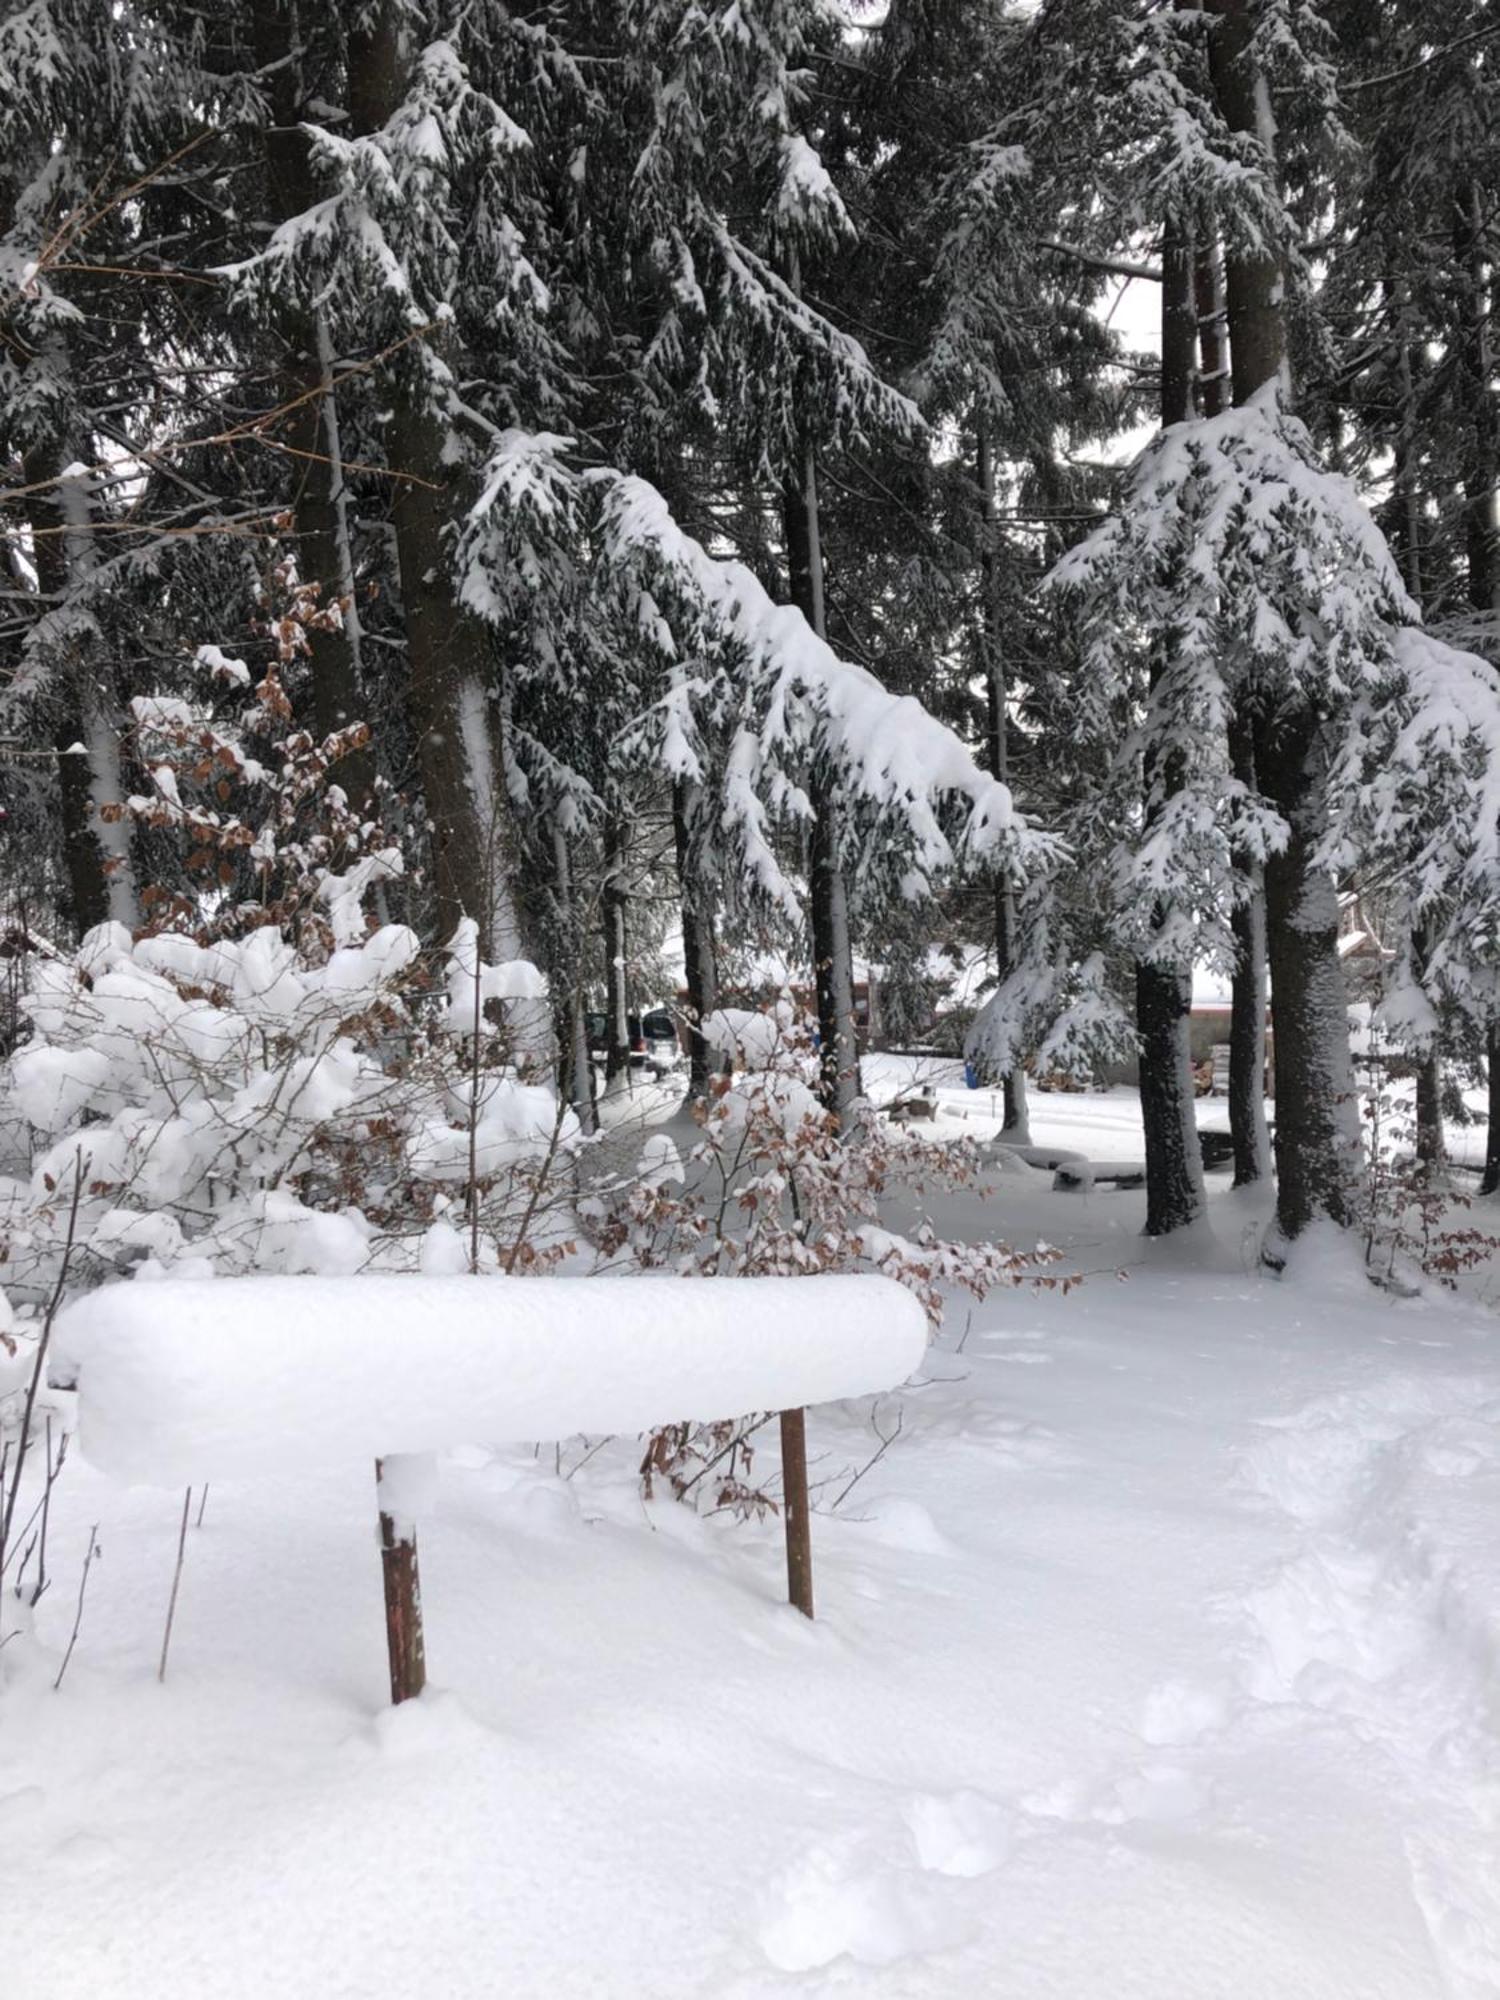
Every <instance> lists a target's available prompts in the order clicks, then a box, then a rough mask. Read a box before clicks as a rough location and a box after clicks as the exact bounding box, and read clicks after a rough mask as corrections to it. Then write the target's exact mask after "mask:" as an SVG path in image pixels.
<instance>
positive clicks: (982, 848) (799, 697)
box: [586, 472, 1058, 907]
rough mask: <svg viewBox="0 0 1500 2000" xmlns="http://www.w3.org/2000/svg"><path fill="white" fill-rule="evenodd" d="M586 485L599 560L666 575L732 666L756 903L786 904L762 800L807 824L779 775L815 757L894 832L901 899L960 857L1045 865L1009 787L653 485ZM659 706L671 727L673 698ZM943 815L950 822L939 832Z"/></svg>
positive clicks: (1012, 865) (1052, 848) (738, 799)
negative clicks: (675, 510)
mask: <svg viewBox="0 0 1500 2000" xmlns="http://www.w3.org/2000/svg"><path fill="white" fill-rule="evenodd" d="M586 476H587V478H588V479H589V480H590V481H591V482H593V483H594V484H595V485H596V486H597V487H598V488H599V490H600V491H601V493H602V496H603V521H602V533H603V535H604V538H605V541H606V544H607V547H608V550H609V553H610V556H611V558H612V560H613V561H614V562H616V563H617V564H620V565H624V564H626V563H627V562H629V561H630V560H631V559H632V558H633V557H635V558H638V557H640V556H642V555H644V556H646V557H647V558H649V559H650V560H651V561H652V562H653V563H654V564H657V565H659V566H661V567H662V568H664V569H665V570H667V571H668V572H669V573H670V574H671V575H672V576H673V578H674V579H675V581H676V582H677V584H678V586H679V587H680V588H685V589H686V591H687V592H688V594H689V596H690V597H691V598H692V599H693V600H695V601H696V602H697V603H698V604H699V605H700V606H701V607H702V608H703V611H704V613H705V614H706V617H707V619H708V621H709V623H710V625H711V626H712V627H713V628H714V629H715V630H716V631H717V632H718V633H719V634H720V635H721V636H722V637H723V638H724V639H725V640H727V641H728V642H730V643H731V644H732V645H733V646H734V647H735V648H736V649H737V651H738V653H739V654H740V656H741V657H742V659H743V662H744V676H745V685H744V689H743V694H744V696H745V697H746V698H745V699H744V700H743V702H742V706H741V717H742V720H741V723H740V726H739V729H738V730H737V732H736V734H735V737H734V742H733V749H732V753H731V758H730V765H731V778H732V785H731V788H730V791H729V795H728V797H727V798H726V801H725V814H726V819H732V821H733V823H734V827H735V830H736V831H737V832H738V834H739V835H740V837H741V838H742V840H743V841H744V842H745V846H746V858H747V860H748V861H749V862H750V865H751V867H752V868H753V869H754V871H755V873H756V876H757V880H758V884H759V887H760V888H761V890H762V891H763V892H764V893H765V894H766V895H768V896H769V897H771V898H772V899H773V900H776V901H779V902H781V903H782V904H784V905H787V906H788V907H795V904H796V901H797V899H796V894H795V891H794V890H793V888H792V885H791V884H790V883H789V882H788V881H787V879H786V877H785V876H784V874H783V873H782V871H781V868H780V865H779V863H778V862H777V860H776V857H775V854H774V852H773V851H772V848H771V845H770V842H769V840H768V839H767V838H766V835H765V819H766V805H767V802H770V803H771V804H772V805H773V806H774V807H775V808H776V809H778V810H790V811H792V812H793V813H794V814H801V815H803V816H805V815H806V814H807V812H808V810H809V808H808V806H807V803H806V799H805V797H803V796H802V795H801V793H800V790H799V788H798V787H797V785H796V784H795V782H794V781H793V779H792V773H791V771H790V770H789V769H788V766H789V764H794V763H795V762H796V761H797V760H798V759H799V758H822V759H824V760H826V762H827V764H828V765H829V766H830V767H831V769H832V772H833V774H834V778H835V781H836V783H837V784H838V786H839V787H840V789H841V790H842V791H843V792H844V793H845V794H846V795H847V796H848V797H849V798H851V799H852V800H853V801H854V802H856V803H857V804H858V805H859V806H861V807H863V808H866V809H868V810H869V811H871V812H872V813H874V814H875V815H877V816H878V817H880V818H881V819H882V820H883V821H885V822H887V823H889V822H892V821H894V822H897V823H899V825H900V826H901V827H902V829H903V830H904V832H905V834H906V837H907V843H908V853H907V855H906V857H905V858H906V859H907V862H908V866H909V869H910V874H911V883H910V886H911V888H912V890H913V892H917V891H919V890H920V889H921V888H923V887H925V885H926V884H927V883H928V882H929V881H930V880H931V878H932V877H933V876H934V875H937V874H940V873H942V872H943V871H944V870H946V869H948V868H951V867H952V866H953V865H954V864H955V863H956V861H957V860H958V858H959V856H960V855H963V856H964V857H965V858H967V859H969V860H971V861H975V862H982V863H987V864H990V865H996V864H1003V865H1004V866H1005V867H1007V868H1008V869H1010V870H1012V871H1013V872H1014V873H1015V874H1017V875H1018V876H1025V875H1026V874H1028V873H1030V872H1031V871H1032V870H1035V869H1037V868H1042V867H1045V866H1047V865H1048V864H1049V863H1050V862H1051V861H1053V860H1054V859H1055V858H1056V857H1057V854H1058V846H1057V843H1056V842H1055V841H1054V840H1053V839H1052V838H1051V837H1050V836H1048V835H1046V834H1044V833H1041V832H1039V831H1038V830H1037V829H1036V828H1035V827H1033V826H1032V825H1031V824H1030V823H1029V822H1028V821H1027V820H1026V819H1025V817H1024V816H1023V815H1022V814H1021V813H1019V812H1018V811H1017V810H1016V806H1015V802H1014V800H1013V798H1012V797H1011V793H1010V791H1009V788H1008V787H1007V786H1005V785H1003V784H1001V783H1000V782H999V781H998V780H997V779H995V778H992V777H991V776H989V774H988V773H987V772H985V771H983V770H981V769H980V767H979V765H978V764H976V762H975V761H974V756H973V753H972V752H971V751H970V750H969V748H968V746H967V745H966V744H965V743H963V742H962V741H961V739H960V738H959V737H958V736H956V735H955V734H954V732H953V731H952V730H951V729H950V728H949V727H948V726H947V724H946V723H943V722H940V721H939V720H938V719H937V718H936V717H935V716H933V715H931V714H930V713H929V712H928V710H927V709H925V708H924V707H923V706H922V704H921V702H919V701H917V700H915V699H914V698H913V697H912V696H910V695H894V694H892V693H891V692H890V691H889V690H888V689H887V688H884V687H882V686H881V684H880V682H879V681H878V680H877V679H876V678H875V676H874V675H873V674H871V673H869V672H867V671H866V670H865V669H864V668H863V667H858V666H855V665H853V664H851V663H850V662H849V661H847V660H844V659H841V658H840V657H839V655H838V654H837V653H835V652H834V650H833V648H832V647H831V646H829V645H828V644H827V643H826V641H825V640H823V639H820V638H819V637H818V635H817V634H816V633H815V632H814V631H813V629H812V627H811V626H810V625H809V624H808V623H807V621H806V619H805V618H804V617H803V616H802V614H801V612H800V611H798V610H797V609H796V608H795V606H792V605H786V604H777V603H775V602H774V601H773V600H772V598H771V597H770V596H769V595H768V594H767V592H766V590H765V589H764V588H763V586H762V585H761V584H760V582H759V581H758V579H757V578H756V577H755V576H754V574H753V573H752V572H751V571H750V570H748V569H747V568H746V567H745V566H744V565H743V564H742V563H737V562H727V561H723V560H720V559H719V558H717V557H714V556H711V555H709V554H708V552H707V551H706V550H705V549H704V548H703V547H702V545H701V544H700V543H699V542H697V541H695V540H694V539H693V537H692V536H691V535H688V534H686V533H685V532H684V531H683V530H682V528H680V527H679V526H678V524H677V522H676V521H675V520H674V519H673V517H672V513H671V510H670V508H669V507H668V505H667V503H666V501H665V500H664V499H663V498H662V496H661V494H660V493H658V492H657V490H656V488H655V487H654V486H651V485H650V484H649V483H648V482H647V481H646V480H644V479H639V478H627V477H622V476H621V475H619V474H618V473H614V472H598V473H591V474H588V475H586ZM669 699H670V702H671V704H672V709H673V714H674V717H676V716H677V714H678V711H679V710H680V706H681V702H682V699H683V695H682V690H681V688H674V689H673V691H672V694H671V696H670V698H669ZM678 719H680V718H678ZM955 810H956V812H957V814H958V815H959V819H960V825H959V828H958V830H957V831H956V832H950V830H949V829H950V827H951V825H952V819H951V816H952V814H953V813H954V812H955ZM945 821H946V822H947V823H946V824H945Z"/></svg>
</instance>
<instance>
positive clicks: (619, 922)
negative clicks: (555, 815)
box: [600, 819, 630, 1085]
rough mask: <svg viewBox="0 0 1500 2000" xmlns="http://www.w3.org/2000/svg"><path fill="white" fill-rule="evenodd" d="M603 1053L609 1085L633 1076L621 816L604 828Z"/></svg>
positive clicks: (627, 901) (623, 845) (627, 902)
mask: <svg viewBox="0 0 1500 2000" xmlns="http://www.w3.org/2000/svg"><path fill="white" fill-rule="evenodd" d="M600 907H601V909H602V911H603V915H604V1032H605V1035H606V1037H607V1039H606V1042H605V1056H604V1081H605V1084H606V1085H609V1084H612V1083H615V1082H617V1081H618V1080H619V1079H620V1078H622V1077H623V1078H625V1079H626V1080H627V1081H628V1080H629V1076H630V996H629V993H628V992H627V990H626V984H625V943H626V939H625V919H626V914H627V912H628V910H629V907H630V896H629V893H628V891H627V890H626V887H625V833H624V829H623V828H622V826H621V825H620V822H619V821H618V820H614V819H612V820H610V822H609V823H608V825H607V826H606V827H605V829H604V893H603V896H602V898H601V903H600Z"/></svg>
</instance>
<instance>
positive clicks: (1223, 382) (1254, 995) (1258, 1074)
mask: <svg viewBox="0 0 1500 2000" xmlns="http://www.w3.org/2000/svg"><path fill="white" fill-rule="evenodd" d="M1202 228H1203V235H1202V238H1201V240H1200V241H1199V243H1198V245H1197V249H1196V252H1195V255H1194V262H1193V289H1194V295H1195V299H1196V303H1197V309H1198V396H1199V407H1200V408H1201V410H1202V412H1203V415H1204V416H1205V417H1217V416H1222V414H1223V413H1224V411H1225V410H1227V409H1228V408H1229V395H1230V362H1229V322H1228V317H1227V312H1226V308H1225V303H1224V262H1223V255H1222V252H1221V250H1220V247H1219V241H1218V237H1217V234H1216V233H1214V232H1213V231H1212V227H1211V224H1210V223H1209V221H1208V218H1206V217H1205V218H1204V219H1203V223H1202ZM1229 763H1230V769H1231V770H1232V771H1233V773H1234V775H1235V777H1236V778H1237V779H1238V780H1239V782H1240V783H1241V784H1242V785H1243V786H1244V787H1245V788H1246V790H1247V791H1252V792H1253V791H1254V790H1255V738H1254V733H1253V731H1252V729H1251V725H1250V721H1249V718H1248V716H1245V715H1243V714H1236V715H1233V716H1231V717H1230V722H1229ZM1234 867H1235V872H1236V874H1237V875H1238V876H1239V878H1240V880H1239V882H1238V884H1237V885H1236V886H1237V893H1236V896H1235V905H1234V909H1233V910H1232V912H1231V913H1230V919H1229V927H1230V930H1231V932H1232V934H1233V937H1234V948H1235V954H1234V972H1233V974H1232V976H1231V979H1230V986H1229V1139H1230V1144H1231V1146H1232V1147H1233V1149H1234V1185H1235V1186H1236V1187H1237V1188H1241V1187H1251V1186H1253V1185H1254V1184H1255V1183H1256V1182H1257V1181H1262V1180H1264V1179H1265V1178H1266V1176H1267V1175H1268V1174H1269V1173H1270V1171H1271V1140H1270V1135H1269V1134H1268V1132H1267V1130H1266V892H1265V883H1264V881H1263V879H1262V875H1261V867H1260V863H1259V862H1258V861H1257V860H1256V859H1255V858H1254V856H1253V855H1249V854H1244V853H1239V854H1236V855H1235V857H1234Z"/></svg>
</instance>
